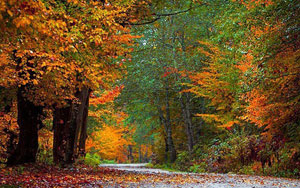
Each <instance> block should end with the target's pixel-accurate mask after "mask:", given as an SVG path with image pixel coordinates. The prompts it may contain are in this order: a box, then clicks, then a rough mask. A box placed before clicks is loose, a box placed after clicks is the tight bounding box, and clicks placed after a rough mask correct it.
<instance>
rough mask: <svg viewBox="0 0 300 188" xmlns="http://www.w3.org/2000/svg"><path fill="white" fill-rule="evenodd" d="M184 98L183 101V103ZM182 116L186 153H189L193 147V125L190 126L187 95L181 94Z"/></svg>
mask: <svg viewBox="0 0 300 188" xmlns="http://www.w3.org/2000/svg"><path fill="white" fill-rule="evenodd" d="M184 96H185V101H184ZM179 100H180V105H181V110H182V116H183V119H184V124H185V128H186V134H187V139H188V143H187V145H188V151H189V152H190V153H191V152H192V150H193V147H194V135H193V124H192V117H191V112H190V104H189V103H190V102H189V100H190V99H189V95H188V93H183V95H182V96H180V97H179Z"/></svg>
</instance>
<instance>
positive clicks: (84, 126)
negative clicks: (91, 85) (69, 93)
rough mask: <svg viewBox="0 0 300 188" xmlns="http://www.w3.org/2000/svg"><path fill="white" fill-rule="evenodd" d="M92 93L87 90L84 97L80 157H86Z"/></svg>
mask: <svg viewBox="0 0 300 188" xmlns="http://www.w3.org/2000/svg"><path fill="white" fill-rule="evenodd" d="M90 92H91V90H89V89H87V88H86V91H85V95H84V96H83V97H84V98H85V104H84V110H83V121H82V129H81V132H80V138H79V155H80V156H83V157H84V156H85V141H86V138H87V133H86V131H87V120H88V112H89V99H90Z"/></svg>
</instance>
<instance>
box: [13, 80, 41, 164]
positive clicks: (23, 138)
mask: <svg viewBox="0 0 300 188" xmlns="http://www.w3.org/2000/svg"><path fill="white" fill-rule="evenodd" d="M25 91H26V86H21V87H20V88H19V89H18V93H17V102H18V120H17V121H18V125H19V128H20V134H19V142H18V145H17V148H16V150H15V151H14V152H13V153H12V155H10V156H9V158H8V160H7V164H8V165H17V164H23V163H30V162H35V161H36V154H37V150H38V130H39V127H41V126H42V117H43V108H42V107H41V106H36V105H34V104H33V103H32V102H30V101H28V100H26V98H25V97H24V96H23V94H24V92H25Z"/></svg>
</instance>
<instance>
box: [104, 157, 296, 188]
mask: <svg viewBox="0 0 300 188" xmlns="http://www.w3.org/2000/svg"><path fill="white" fill-rule="evenodd" d="M100 167H101V168H107V169H112V170H118V171H121V172H122V174H124V175H125V176H127V178H125V179H126V181H127V182H119V183H117V182H110V183H108V184H106V185H104V187H132V188H133V187H140V188H150V187H158V188H170V187H180V188H197V187H199V188H200V187H206V188H231V187H235V188H275V187H276V188H277V187H289V188H290V187H295V188H296V187H298V188H300V180H296V179H287V178H274V177H261V176H249V175H234V174H213V173H201V174H197V173H183V172H169V171H166V170H161V169H150V168H147V167H146V164H144V163H143V164H102V165H100ZM130 177H132V178H130ZM131 179H132V181H128V180H131Z"/></svg>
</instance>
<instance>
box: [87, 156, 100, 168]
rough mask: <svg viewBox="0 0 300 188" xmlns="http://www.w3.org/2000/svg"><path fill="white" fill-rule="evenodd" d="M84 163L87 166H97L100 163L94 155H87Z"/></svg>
mask: <svg viewBox="0 0 300 188" xmlns="http://www.w3.org/2000/svg"><path fill="white" fill-rule="evenodd" d="M84 163H85V164H86V165H89V166H98V165H99V164H100V163H101V158H100V156H99V155H98V154H96V153H94V154H91V153H87V154H86V156H85V158H84Z"/></svg>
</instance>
